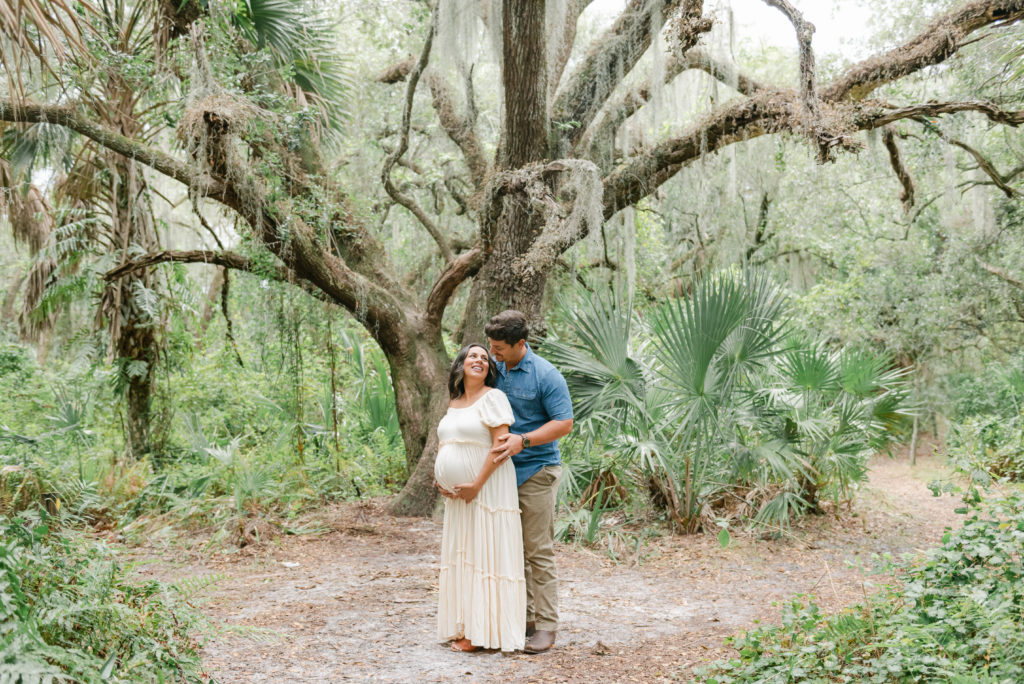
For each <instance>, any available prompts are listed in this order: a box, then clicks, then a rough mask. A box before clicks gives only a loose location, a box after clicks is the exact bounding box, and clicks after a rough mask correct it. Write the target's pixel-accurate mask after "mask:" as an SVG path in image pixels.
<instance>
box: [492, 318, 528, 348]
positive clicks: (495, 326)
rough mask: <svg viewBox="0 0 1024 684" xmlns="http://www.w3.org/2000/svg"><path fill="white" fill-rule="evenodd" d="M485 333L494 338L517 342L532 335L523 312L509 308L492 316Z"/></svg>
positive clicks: (507, 342)
mask: <svg viewBox="0 0 1024 684" xmlns="http://www.w3.org/2000/svg"><path fill="white" fill-rule="evenodd" d="M484 334H485V335H487V337H489V338H491V339H492V340H498V341H499V342H504V343H505V344H516V343H517V342H519V340H525V339H527V338H528V337H530V326H529V325H528V324H527V322H526V316H525V315H523V313H522V312H520V311H516V310H515V309H508V310H506V311H502V312H501V313H500V314H497V315H496V316H494V317H493V318H491V320H490V322H488V323H487V326H486V327H485V328H484Z"/></svg>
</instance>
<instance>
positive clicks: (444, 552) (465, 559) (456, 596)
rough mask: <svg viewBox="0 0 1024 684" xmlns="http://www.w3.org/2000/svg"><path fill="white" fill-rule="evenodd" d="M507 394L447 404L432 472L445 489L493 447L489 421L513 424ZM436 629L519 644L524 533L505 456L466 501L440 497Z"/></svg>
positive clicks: (464, 478)
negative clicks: (457, 405) (464, 403)
mask: <svg viewBox="0 0 1024 684" xmlns="http://www.w3.org/2000/svg"><path fill="white" fill-rule="evenodd" d="M514 420H515V419H514V417H513V415H512V407H511V406H510V405H509V403H508V397H506V396H505V394H504V393H503V392H502V391H501V390H498V389H491V390H489V391H488V392H487V393H486V394H484V395H483V396H482V397H480V398H479V399H477V401H476V402H475V403H474V404H471V405H470V406H466V407H465V408H449V409H448V413H447V414H446V415H445V416H444V418H442V419H441V423H440V424H439V425H438V426H437V436H438V438H439V440H440V448H439V449H438V452H437V461H436V462H435V465H434V477H435V478H436V479H437V483H438V484H439V485H441V487H443V488H445V489H447V490H449V491H451V490H452V488H454V487H455V485H458V484H462V483H465V482H472V481H474V480H475V479H476V476H477V474H478V473H479V472H480V468H481V467H482V466H483V463H484V459H486V458H487V457H488V456H487V452H488V450H489V449H490V448H491V435H490V432H489V430H488V429H487V428H488V427H498V426H499V425H511V424H512V423H513V422H514ZM444 504H445V506H444V531H443V533H442V536H441V576H440V580H439V587H440V597H439V600H438V606H437V635H438V637H439V638H440V639H441V640H442V641H448V640H451V639H462V638H467V639H469V641H470V643H472V644H473V645H474V646H480V647H481V648H494V649H501V650H502V651H514V650H521V649H522V648H523V645H524V642H525V636H524V634H525V632H526V581H525V579H524V577H523V532H522V524H521V522H520V519H519V496H518V492H517V490H516V471H515V466H513V465H512V461H511V459H508V460H506V461H505V462H504V463H502V464H501V465H500V466H498V468H497V469H496V470H495V471H494V472H493V473H491V476H490V477H489V478H488V479H487V482H485V483H484V486H483V487H482V488H481V489H480V493H479V494H477V496H476V498H474V499H473V500H472V501H471V502H469V503H466V502H465V501H463V500H461V499H448V498H446V499H445V502H444Z"/></svg>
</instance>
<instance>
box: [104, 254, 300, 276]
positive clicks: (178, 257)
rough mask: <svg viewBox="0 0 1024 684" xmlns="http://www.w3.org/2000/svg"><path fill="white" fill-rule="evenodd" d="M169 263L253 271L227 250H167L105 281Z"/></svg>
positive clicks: (116, 270)
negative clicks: (207, 265) (208, 265)
mask: <svg viewBox="0 0 1024 684" xmlns="http://www.w3.org/2000/svg"><path fill="white" fill-rule="evenodd" d="M168 263H179V264H212V265H215V266H223V267H224V268H232V269H235V270H237V271H252V270H253V263H252V260H251V259H249V258H248V257H245V256H242V255H241V254H239V253H237V252H230V251H225V250H219V251H215V250H209V249H192V250H176V249H165V250H163V251H161V252H150V253H149V254H144V255H142V256H140V257H136V258H135V259H133V260H131V261H129V262H127V263H124V264H121V265H120V266H117V267H115V268H112V269H110V270H109V271H107V272H106V273H104V274H103V279H104V280H106V281H107V282H108V283H110V282H113V281H115V280H118V279H120V278H124V277H125V276H128V275H131V274H132V273H134V272H136V271H140V270H142V269H144V268H150V267H152V266H156V265H157V264H168ZM276 275H277V276H278V278H279V279H281V280H287V277H285V276H286V273H285V272H284V271H283V270H282V271H279V272H278V273H277V274H276Z"/></svg>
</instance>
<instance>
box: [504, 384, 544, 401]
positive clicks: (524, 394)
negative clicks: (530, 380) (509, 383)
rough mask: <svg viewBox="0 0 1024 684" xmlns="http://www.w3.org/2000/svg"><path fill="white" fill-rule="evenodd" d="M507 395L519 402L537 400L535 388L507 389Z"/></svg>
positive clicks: (533, 386) (534, 386)
mask: <svg viewBox="0 0 1024 684" xmlns="http://www.w3.org/2000/svg"><path fill="white" fill-rule="evenodd" d="M507 394H508V395H509V396H510V397H512V398H514V399H518V400H520V401H533V400H535V399H536V398H537V386H536V385H529V386H526V387H511V388H509V389H508V391H507Z"/></svg>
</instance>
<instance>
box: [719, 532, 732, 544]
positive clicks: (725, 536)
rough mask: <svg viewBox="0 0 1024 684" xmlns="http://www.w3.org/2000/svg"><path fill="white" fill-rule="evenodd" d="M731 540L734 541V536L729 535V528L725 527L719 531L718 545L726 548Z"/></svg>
mask: <svg viewBox="0 0 1024 684" xmlns="http://www.w3.org/2000/svg"><path fill="white" fill-rule="evenodd" d="M730 541H732V537H731V536H730V535H729V528H728V527H723V528H722V531H721V532H719V533H718V545H719V546H721V547H722V548H723V549H724V548H725V547H727V546H728V545H729V542H730Z"/></svg>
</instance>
